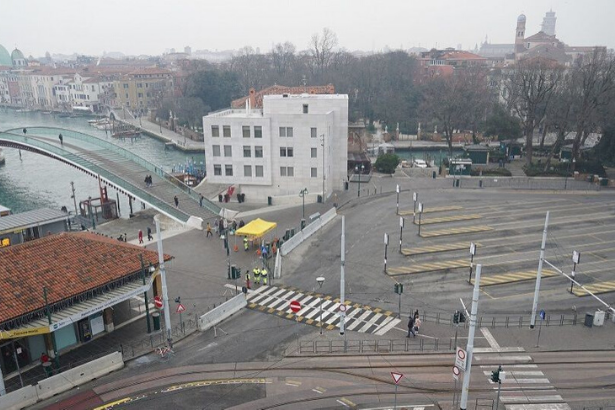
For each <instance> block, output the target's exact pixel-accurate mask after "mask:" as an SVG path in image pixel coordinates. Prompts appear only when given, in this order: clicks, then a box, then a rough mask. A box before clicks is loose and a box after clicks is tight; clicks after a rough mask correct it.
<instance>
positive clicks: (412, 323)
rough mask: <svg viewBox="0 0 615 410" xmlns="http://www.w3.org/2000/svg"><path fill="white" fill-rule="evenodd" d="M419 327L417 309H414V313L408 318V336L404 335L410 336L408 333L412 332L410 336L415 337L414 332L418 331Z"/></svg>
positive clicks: (419, 321) (419, 320)
mask: <svg viewBox="0 0 615 410" xmlns="http://www.w3.org/2000/svg"><path fill="white" fill-rule="evenodd" d="M420 328H421V319H420V317H419V311H418V310H416V311H415V312H414V315H412V316H410V319H409V320H408V336H406V337H410V334H412V337H416V334H417V333H418V332H419V329H420Z"/></svg>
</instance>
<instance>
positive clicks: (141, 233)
mask: <svg viewBox="0 0 615 410" xmlns="http://www.w3.org/2000/svg"><path fill="white" fill-rule="evenodd" d="M138 236H139V243H140V244H141V243H143V231H142V230H141V229H139V235H138Z"/></svg>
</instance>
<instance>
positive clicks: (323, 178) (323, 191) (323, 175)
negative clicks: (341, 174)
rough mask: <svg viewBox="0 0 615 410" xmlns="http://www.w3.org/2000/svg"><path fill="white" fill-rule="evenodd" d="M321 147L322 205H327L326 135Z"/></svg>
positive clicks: (322, 137) (321, 141) (322, 136)
mask: <svg viewBox="0 0 615 410" xmlns="http://www.w3.org/2000/svg"><path fill="white" fill-rule="evenodd" d="M320 145H321V146H322V203H323V204H324V203H325V199H326V192H325V134H322V135H321V136H320Z"/></svg>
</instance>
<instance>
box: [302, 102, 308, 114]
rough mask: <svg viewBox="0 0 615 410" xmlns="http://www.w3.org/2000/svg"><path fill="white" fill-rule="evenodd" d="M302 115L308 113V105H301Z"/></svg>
mask: <svg viewBox="0 0 615 410" xmlns="http://www.w3.org/2000/svg"><path fill="white" fill-rule="evenodd" d="M303 113H304V114H307V113H308V105H307V104H303Z"/></svg>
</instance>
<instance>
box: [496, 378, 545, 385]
mask: <svg viewBox="0 0 615 410" xmlns="http://www.w3.org/2000/svg"><path fill="white" fill-rule="evenodd" d="M502 383H505V384H549V379H509V378H508V377H507V378H506V379H505V380H504V381H503V382H502Z"/></svg>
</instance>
